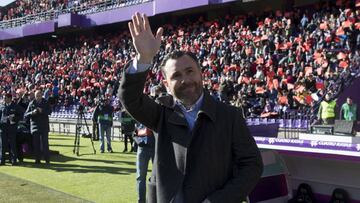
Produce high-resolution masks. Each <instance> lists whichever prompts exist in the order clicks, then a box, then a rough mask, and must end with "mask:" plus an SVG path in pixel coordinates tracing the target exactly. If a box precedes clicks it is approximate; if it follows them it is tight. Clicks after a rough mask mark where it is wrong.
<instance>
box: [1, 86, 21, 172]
mask: <svg viewBox="0 0 360 203" xmlns="http://www.w3.org/2000/svg"><path fill="white" fill-rule="evenodd" d="M22 113H23V111H22V110H21V107H20V106H19V105H17V104H16V103H15V102H14V101H13V100H12V95H11V94H10V93H7V94H6V95H5V103H4V104H3V105H1V106H0V135H1V136H0V141H1V142H0V143H1V145H0V148H1V149H0V153H1V154H0V160H1V161H0V164H1V165H4V164H5V152H6V151H7V148H8V147H9V146H10V149H9V155H10V162H11V164H12V165H16V164H17V147H16V137H17V136H16V133H17V123H18V122H19V120H20V118H21V116H22Z"/></svg>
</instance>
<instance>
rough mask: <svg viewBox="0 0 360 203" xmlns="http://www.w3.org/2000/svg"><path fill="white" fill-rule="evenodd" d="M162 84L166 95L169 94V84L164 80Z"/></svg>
mask: <svg viewBox="0 0 360 203" xmlns="http://www.w3.org/2000/svg"><path fill="white" fill-rule="evenodd" d="M162 82H163V84H164V86H165V88H166V91H167V93H169V94H171V91H170V88H169V83H168V82H167V80H166V79H164V80H162Z"/></svg>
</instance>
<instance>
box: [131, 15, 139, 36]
mask: <svg viewBox="0 0 360 203" xmlns="http://www.w3.org/2000/svg"><path fill="white" fill-rule="evenodd" d="M131 19H132V25H133V30H134V31H135V32H134V34H139V31H140V30H139V28H138V27H139V26H138V25H137V20H136V16H135V15H133V16H132V17H131ZM134 36H135V35H134Z"/></svg>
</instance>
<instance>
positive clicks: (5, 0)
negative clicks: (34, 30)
mask: <svg viewBox="0 0 360 203" xmlns="http://www.w3.org/2000/svg"><path fill="white" fill-rule="evenodd" d="M14 1H15V0H1V1H0V7H4V6H7V5H8V4H10V3H12V2H14Z"/></svg>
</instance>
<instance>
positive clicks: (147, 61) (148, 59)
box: [136, 54, 154, 64]
mask: <svg viewBox="0 0 360 203" xmlns="http://www.w3.org/2000/svg"><path fill="white" fill-rule="evenodd" d="M153 58H154V57H148V56H142V55H140V54H138V55H136V60H137V63H138V64H151V62H152V60H153Z"/></svg>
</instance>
